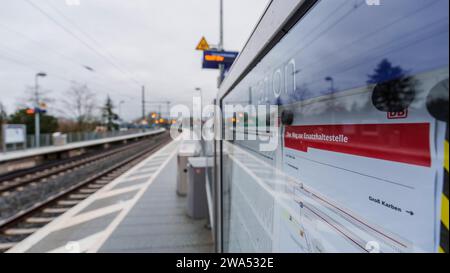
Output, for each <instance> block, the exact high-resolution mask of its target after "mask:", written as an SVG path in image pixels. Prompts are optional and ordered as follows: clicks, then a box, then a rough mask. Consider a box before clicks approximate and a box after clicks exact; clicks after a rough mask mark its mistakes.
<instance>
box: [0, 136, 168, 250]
mask: <svg viewBox="0 0 450 273" xmlns="http://www.w3.org/2000/svg"><path fill="white" fill-rule="evenodd" d="M168 142H170V137H169V136H168V133H164V134H162V135H159V136H157V140H156V141H155V143H153V144H152V145H150V146H148V147H146V148H143V149H142V150H141V151H140V152H138V153H136V154H134V155H133V156H131V157H127V158H125V159H124V160H123V161H120V162H118V163H116V164H114V165H112V166H110V167H108V168H106V169H103V170H101V171H100V172H98V173H96V174H95V175H93V176H91V177H88V178H86V179H84V180H82V181H79V182H77V183H74V184H73V185H72V186H70V187H68V188H65V189H64V190H62V191H60V192H58V193H55V194H53V195H52V196H50V197H48V198H47V199H45V200H39V201H37V202H36V203H34V205H33V206H31V207H29V208H26V209H23V210H21V211H20V212H18V213H17V214H15V215H13V216H11V217H9V218H7V219H4V220H2V221H0V252H5V251H7V250H8V249H10V248H12V247H13V246H14V245H16V244H17V243H19V242H20V241H22V240H24V239H25V238H26V237H28V236H29V235H31V234H32V233H34V232H36V231H37V230H38V229H40V228H42V227H43V226H45V225H47V224H48V223H50V222H51V221H53V220H54V219H56V218H57V217H58V216H60V215H61V214H63V213H65V212H66V211H67V210H69V209H70V208H72V207H73V206H75V205H77V204H78V203H80V202H81V201H83V200H84V199H86V198H87V197H89V196H90V195H91V194H93V193H95V192H96V191H98V190H99V189H101V188H102V187H103V186H105V185H107V184H108V183H109V182H111V181H112V180H114V179H115V178H117V177H118V176H120V175H121V174H123V173H124V172H126V171H127V170H129V169H130V168H131V167H133V166H134V165H136V164H137V163H139V162H140V161H142V160H143V159H145V158H146V157H148V156H149V155H151V154H153V153H154V152H155V151H156V150H158V149H159V148H160V147H162V146H164V145H165V144H167V143H168ZM127 148H128V147H127ZM103 156H104V155H103Z"/></svg>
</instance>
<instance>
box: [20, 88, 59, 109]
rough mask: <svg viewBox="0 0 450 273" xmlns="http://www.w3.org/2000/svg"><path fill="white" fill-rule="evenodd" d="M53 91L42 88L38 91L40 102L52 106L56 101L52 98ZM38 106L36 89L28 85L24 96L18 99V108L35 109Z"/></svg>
mask: <svg viewBox="0 0 450 273" xmlns="http://www.w3.org/2000/svg"><path fill="white" fill-rule="evenodd" d="M51 92H52V91H51V90H48V89H42V88H41V87H40V88H39V89H38V95H39V102H40V103H45V104H46V105H48V106H49V105H52V104H53V103H54V102H55V100H54V99H53V98H52V97H51V95H50V93H51ZM35 104H36V87H34V86H30V85H27V86H26V87H25V94H24V96H22V97H20V98H18V99H17V103H16V105H17V108H18V109H22V108H27V107H33V106H34V105H35Z"/></svg>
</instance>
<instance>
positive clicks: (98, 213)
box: [54, 200, 130, 231]
mask: <svg viewBox="0 0 450 273" xmlns="http://www.w3.org/2000/svg"><path fill="white" fill-rule="evenodd" d="M129 202H130V200H128V201H123V202H120V203H117V204H114V205H109V206H106V207H103V208H99V209H94V210H92V211H87V212H85V213H83V214H78V215H76V216H74V217H71V218H69V219H67V221H65V222H64V223H61V225H59V226H58V228H55V230H54V231H59V230H62V229H65V228H69V227H72V226H76V225H78V224H82V223H84V222H89V221H91V220H95V219H96V218H99V217H102V216H104V215H108V214H110V213H113V212H118V211H120V210H122V209H123V208H124V207H126V206H127V205H128V203H129Z"/></svg>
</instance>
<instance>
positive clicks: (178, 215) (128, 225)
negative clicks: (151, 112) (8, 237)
mask: <svg viewBox="0 0 450 273" xmlns="http://www.w3.org/2000/svg"><path fill="white" fill-rule="evenodd" d="M177 148H178V142H177V141H173V142H171V143H170V144H168V145H166V146H165V147H164V148H163V149H162V150H160V151H159V152H157V153H155V154H154V155H152V156H150V157H149V158H147V159H146V160H144V161H143V162H141V163H140V164H138V165H137V166H135V167H134V168H132V169H131V170H130V171H128V172H126V173H125V174H124V175H122V176H121V177H119V178H118V179H116V180H115V181H113V182H111V183H110V184H108V185H107V186H105V187H104V188H103V189H101V190H99V191H98V192H96V193H95V194H94V195H92V196H90V197H89V198H87V199H86V200H84V201H83V202H81V203H80V204H78V205H77V206H75V207H73V208H72V209H70V210H69V211H68V212H66V213H65V214H63V215H61V216H60V217H59V218H58V219H56V220H55V221H53V222H52V223H50V224H49V225H47V226H46V227H44V228H43V229H41V230H39V231H37V232H36V233H35V234H33V235H31V236H30V237H28V238H27V239H26V240H24V241H22V242H21V243H19V244H18V245H16V246H15V247H14V248H12V249H10V251H9V252H133V253H134V252H211V251H213V242H212V234H211V231H210V230H208V229H206V228H205V225H206V220H193V219H190V218H189V217H188V216H187V215H186V213H185V211H186V198H185V197H179V196H177V195H176V191H175V188H176V164H177V163H176V161H177V160H176V151H177Z"/></svg>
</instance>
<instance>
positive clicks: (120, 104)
mask: <svg viewBox="0 0 450 273" xmlns="http://www.w3.org/2000/svg"><path fill="white" fill-rule="evenodd" d="M124 103H125V101H124V100H121V101H120V102H119V118H120V119H122V104H124Z"/></svg>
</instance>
